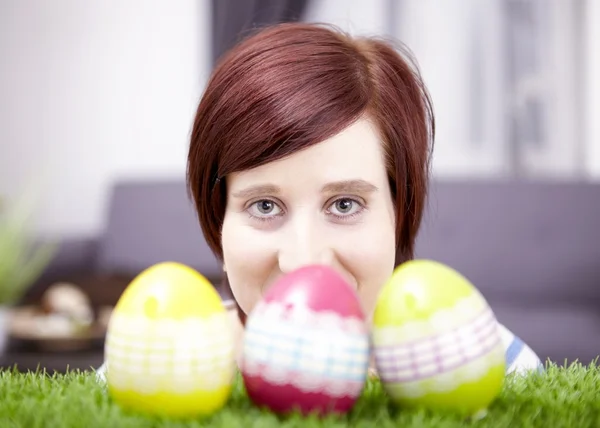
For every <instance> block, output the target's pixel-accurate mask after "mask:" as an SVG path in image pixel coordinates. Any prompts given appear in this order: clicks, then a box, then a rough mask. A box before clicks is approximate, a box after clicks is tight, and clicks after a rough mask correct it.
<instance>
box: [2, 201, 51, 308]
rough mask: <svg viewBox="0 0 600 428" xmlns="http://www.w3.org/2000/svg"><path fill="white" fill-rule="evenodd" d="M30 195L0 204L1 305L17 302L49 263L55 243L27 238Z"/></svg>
mask: <svg viewBox="0 0 600 428" xmlns="http://www.w3.org/2000/svg"><path fill="white" fill-rule="evenodd" d="M33 200H34V198H33V195H32V194H26V193H24V194H22V195H21V196H20V197H19V198H17V199H16V200H15V201H14V202H12V203H8V202H6V201H0V306H6V305H11V304H13V303H14V302H15V301H17V300H18V299H19V298H20V297H21V296H22V295H23V294H24V293H25V292H26V291H27V289H28V287H30V286H31V285H32V284H33V282H35V280H36V279H38V278H39V276H40V275H41V274H42V273H43V271H44V269H45V268H46V267H47V266H48V264H49V263H50V261H51V259H52V257H53V255H54V253H55V251H56V244H54V243H43V244H36V243H34V242H33V240H32V239H31V237H30V233H29V232H30V230H29V219H30V217H31V215H32V214H33Z"/></svg>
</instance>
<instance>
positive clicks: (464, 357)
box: [373, 292, 504, 398]
mask: <svg viewBox="0 0 600 428" xmlns="http://www.w3.org/2000/svg"><path fill="white" fill-rule="evenodd" d="M373 342H374V354H375V360H376V364H377V370H378V372H379V376H380V377H381V379H382V381H383V382H384V383H385V384H386V387H387V388H389V389H391V390H394V392H395V393H396V394H398V395H402V396H405V397H411V398H417V397H420V396H423V395H425V394H428V393H439V392H450V391H452V390H455V389H456V388H458V387H459V386H460V385H462V384H463V383H466V382H473V381H477V380H478V379H480V378H482V377H483V376H485V375H486V373H488V371H489V370H490V369H491V368H493V367H497V366H498V365H502V364H504V347H503V345H502V340H501V336H500V330H499V326H498V322H497V320H496V318H495V316H494V314H493V312H492V310H491V309H490V308H489V306H488V305H487V302H486V301H485V300H484V299H483V298H482V297H481V296H480V295H479V293H476V292H475V293H473V294H472V295H471V296H469V297H466V298H463V299H460V300H459V301H458V302H457V303H456V304H455V305H454V306H453V307H451V308H447V309H442V310H438V311H436V312H434V313H433V314H432V315H431V317H430V318H429V319H428V320H427V321H414V322H407V323H404V324H402V325H397V326H393V325H390V326H385V327H379V328H375V329H374V331H373Z"/></svg>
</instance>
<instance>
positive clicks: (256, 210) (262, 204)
mask: <svg viewBox="0 0 600 428" xmlns="http://www.w3.org/2000/svg"><path fill="white" fill-rule="evenodd" d="M247 211H248V214H249V215H250V217H252V218H256V219H258V220H271V219H273V218H274V217H277V216H279V215H281V213H282V212H283V210H282V209H281V208H280V207H279V205H277V204H276V203H275V202H274V201H272V200H270V199H261V200H259V201H256V202H254V203H253V204H252V205H250V207H248V209H247Z"/></svg>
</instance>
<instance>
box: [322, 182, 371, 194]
mask: <svg viewBox="0 0 600 428" xmlns="http://www.w3.org/2000/svg"><path fill="white" fill-rule="evenodd" d="M377 190H379V189H377V186H375V185H373V184H371V183H369V182H368V181H365V180H344V181H335V182H332V183H327V184H326V185H325V186H323V189H322V190H321V192H323V193H373V192H376V191H377Z"/></svg>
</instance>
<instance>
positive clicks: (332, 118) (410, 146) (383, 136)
mask: <svg viewBox="0 0 600 428" xmlns="http://www.w3.org/2000/svg"><path fill="white" fill-rule="evenodd" d="M399 52H401V51H399V50H396V49H394V48H393V47H392V45H391V44H389V43H386V42H384V41H380V40H375V39H370V38H363V39H354V38H351V37H349V36H348V35H345V34H343V33H341V32H339V31H337V30H334V29H331V28H328V27H325V26H319V25H311V24H299V23H295V24H283V25H277V26H273V27H270V28H266V29H264V30H262V31H260V32H258V33H257V34H256V35H254V36H253V37H250V38H248V39H246V40H245V41H243V42H241V43H240V44H239V45H237V46H236V47H234V49H232V50H231V51H230V52H229V53H228V54H227V55H226V56H225V57H224V58H223V59H222V60H221V62H220V63H219V65H218V67H217V68H216V70H215V71H214V73H213V75H212V77H211V79H210V81H209V83H208V87H207V88H206V91H205V94H204V96H203V98H202V100H201V101H200V104H199V107H198V110H197V114H196V117H195V121H194V126H193V130H192V135H191V143H190V147H189V157H188V175H187V178H188V184H189V189H190V193H191V195H192V196H193V199H194V201H195V206H196V209H197V213H198V216H199V220H200V225H201V227H202V230H203V233H204V235H205V237H206V240H207V242H208V244H209V245H210V247H211V249H212V250H213V251H214V253H215V254H216V255H217V256H218V257H219V259H220V260H222V261H223V269H224V271H225V272H226V277H227V281H228V284H229V287H230V289H231V292H232V294H233V297H234V299H235V301H236V303H237V305H238V311H237V312H238V314H239V317H238V316H237V315H238V314H236V316H235V319H234V322H235V323H236V325H237V329H238V333H239V335H240V336H239V337H240V340H239V342H241V333H242V331H243V323H244V321H245V317H246V314H248V313H249V312H250V311H251V310H252V309H253V307H254V306H255V305H256V304H257V302H258V301H259V299H260V298H261V296H262V294H263V293H264V291H265V290H266V289H267V288H268V287H269V286H270V285H271V284H272V283H273V281H275V280H276V279H277V278H279V277H281V276H282V275H284V274H285V273H287V272H290V271H291V270H294V269H296V268H298V267H300V266H302V265H305V264H309V263H320V264H327V265H330V266H332V267H333V268H335V269H336V270H337V271H338V272H339V273H340V274H341V275H343V276H344V278H345V279H346V280H347V281H348V282H349V283H350V284H352V286H353V287H355V289H356V290H357V292H358V295H359V297H360V299H361V302H362V304H363V309H364V310H365V312H366V313H367V314H369V315H370V314H372V312H373V310H374V306H375V303H376V299H377V296H378V292H379V290H380V287H381V286H382V284H383V283H384V282H385V281H386V280H387V279H388V278H389V277H390V276H391V274H392V271H393V269H394V267H395V266H396V265H397V264H399V263H402V262H403V261H406V260H410V259H411V258H413V251H414V245H415V237H416V235H417V232H418V230H419V225H420V222H421V217H422V214H423V209H424V207H425V202H426V196H427V188H428V180H429V177H428V175H429V166H430V155H431V150H432V146H433V136H434V118H433V114H432V106H431V101H430V99H429V97H428V94H427V91H426V88H425V85H424V84H423V82H422V80H421V79H420V76H419V74H418V73H417V71H416V69H415V67H414V65H413V64H412V63H411V62H409V56H408V55H407V54H406V53H405V54H404V55H401V54H400V53H399ZM502 331H503V336H504V341H505V343H506V349H507V351H506V352H507V360H508V371H514V370H520V369H524V370H526V369H530V368H536V367H538V366H539V365H540V362H539V359H538V358H537V357H536V356H535V354H534V353H533V352H532V351H531V350H530V349H529V348H528V347H527V346H526V345H524V344H523V343H522V342H521V341H520V340H519V339H518V338H516V337H515V336H513V335H512V334H511V333H510V332H509V331H508V330H506V329H505V328H503V327H502Z"/></svg>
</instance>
